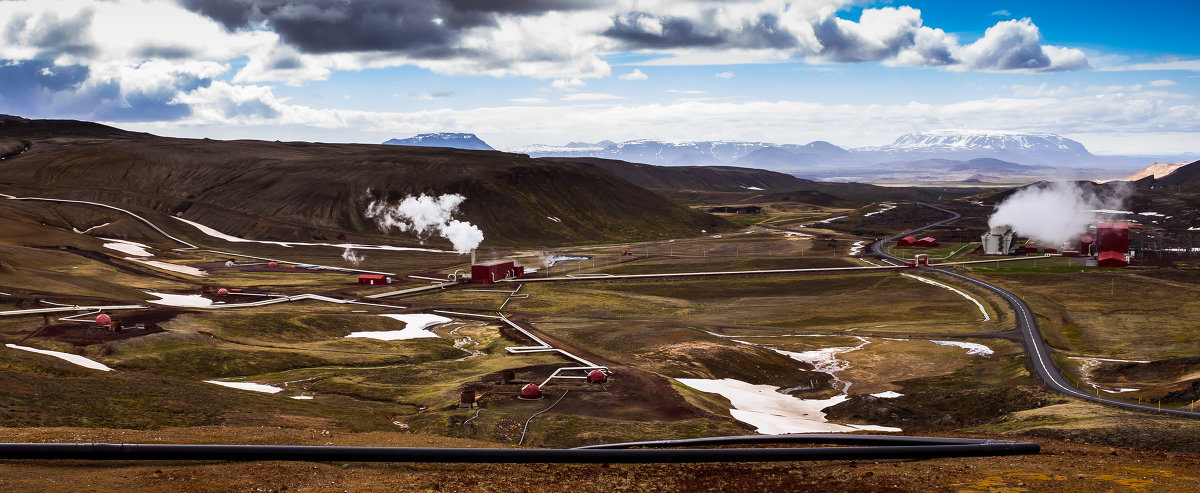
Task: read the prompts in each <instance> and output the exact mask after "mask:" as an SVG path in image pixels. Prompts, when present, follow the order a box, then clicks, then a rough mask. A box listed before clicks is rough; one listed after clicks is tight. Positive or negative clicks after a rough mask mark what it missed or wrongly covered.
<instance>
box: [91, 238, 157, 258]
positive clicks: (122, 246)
mask: <svg viewBox="0 0 1200 493" xmlns="http://www.w3.org/2000/svg"><path fill="white" fill-rule="evenodd" d="M100 239H101V240H105V241H108V243H105V244H104V245H103V246H104V248H108V249H110V250H116V251H118V252H121V253H124V254H126V255H133V256H135V257H153V256H154V254H152V253H150V252H147V251H146V249H147V248H150V247H148V246H146V245H143V244H141V243H138V242H134V241H129V240H118V239H116V238H100Z"/></svg>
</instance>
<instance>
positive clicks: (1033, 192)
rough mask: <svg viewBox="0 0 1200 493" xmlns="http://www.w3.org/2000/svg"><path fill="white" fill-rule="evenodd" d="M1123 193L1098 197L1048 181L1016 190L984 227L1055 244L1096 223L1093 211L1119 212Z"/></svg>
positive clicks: (1064, 184)
mask: <svg viewBox="0 0 1200 493" xmlns="http://www.w3.org/2000/svg"><path fill="white" fill-rule="evenodd" d="M1126 195H1127V193H1126V192H1125V191H1124V190H1120V189H1118V190H1117V193H1116V194H1115V196H1113V197H1100V196H1097V195H1096V194H1095V193H1093V192H1091V191H1088V190H1085V189H1084V188H1083V187H1081V186H1079V184H1077V183H1075V182H1050V183H1044V184H1040V185H1037V186H1030V187H1026V188H1024V189H1021V190H1018V191H1017V192H1016V193H1014V194H1013V195H1012V196H1011V197H1009V198H1008V199H1006V200H1005V201H1004V202H1001V203H1000V204H998V205H997V206H996V212H994V213H992V216H991V217H990V218H988V227H989V228H993V227H996V226H1004V225H1008V226H1012V228H1013V231H1015V232H1016V233H1017V234H1018V235H1020V236H1028V237H1029V238H1032V239H1033V240H1034V241H1036V242H1038V243H1042V244H1045V245H1048V246H1050V245H1059V244H1062V243H1064V242H1066V241H1067V240H1070V239H1072V238H1075V237H1077V236H1079V235H1080V234H1082V233H1083V232H1084V231H1086V230H1087V227H1088V225H1089V224H1093V223H1095V222H1096V221H1097V219H1098V217H1097V216H1096V213H1095V212H1093V211H1096V210H1102V209H1121V208H1122V203H1123V202H1124V201H1125V196H1126Z"/></svg>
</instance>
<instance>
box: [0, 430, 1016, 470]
mask: <svg viewBox="0 0 1200 493" xmlns="http://www.w3.org/2000/svg"><path fill="white" fill-rule="evenodd" d="M781 437H782V438H783V439H785V440H788V441H790V442H791V443H795V442H804V441H806V440H810V441H812V442H810V443H832V442H829V441H828V440H833V439H831V438H825V437H827V435H783V436H781ZM837 437H838V439H840V440H843V441H845V442H846V443H850V442H851V441H853V442H854V443H859V444H866V445H878V446H849V447H801V448H791V447H786V448H784V447H781V448H724V449H682V450H680V449H656V448H649V449H630V448H574V449H511V448H494V449H491V448H420V447H336V446H295V445H165V444H108V443H3V444H0V459H20V460H28V459H43V460H44V459H49V460H148V461H181V460H187V461H191V460H219V461H265V460H284V461H307V462H410V463H438V462H440V463H473V464H481V463H491V464H603V463H611V464H639V463H640V464H645V463H691V462H792V461H818V460H884V459H933V458H943V457H988V456H1004V455H1030V454H1037V453H1038V452H1039V447H1038V445H1037V444H1036V443H1032V442H1009V441H998V440H977V439H954V438H921V437H894V436H877V435H837ZM730 438H734V439H737V438H742V437H730ZM767 438H776V439H779V438H780V437H767ZM701 440H705V439H701ZM707 440H714V439H707ZM716 440H719V439H716ZM635 443H636V442H635ZM710 443H717V442H710ZM614 445H624V446H632V445H629V444H614Z"/></svg>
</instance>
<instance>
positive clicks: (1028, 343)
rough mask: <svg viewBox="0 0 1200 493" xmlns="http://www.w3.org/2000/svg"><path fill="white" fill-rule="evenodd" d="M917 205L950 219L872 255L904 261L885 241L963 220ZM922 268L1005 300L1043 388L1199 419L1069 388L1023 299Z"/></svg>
mask: <svg viewBox="0 0 1200 493" xmlns="http://www.w3.org/2000/svg"><path fill="white" fill-rule="evenodd" d="M917 205H921V206H925V207H929V208H931V209H936V210H939V211H942V212H945V213H947V214H949V215H950V216H951V217H950V218H949V219H946V220H943V221H938V222H936V223H933V224H930V225H928V226H925V227H922V228H917V229H914V230H912V231H909V232H906V233H901V234H898V235H896V236H892V237H889V238H885V239H882V240H879V241H877V242H875V243H874V244H873V245H871V251H872V252H873V253H874V254H875V256H877V257H880V258H887V259H891V260H896V261H903V260H904V259H901V258H898V257H895V256H893V255H889V254H887V253H885V252H884V251H883V245H884V244H886V243H888V242H892V241H895V240H896V239H897V238H902V237H904V236H909V235H911V234H913V233H916V232H919V231H923V230H926V229H929V228H932V227H935V226H940V225H943V224H946V223H949V222H951V221H955V220H957V219H958V218H960V217H962V216H961V215H960V214H958V213H957V212H954V211H950V210H946V209H943V208H941V207H936V206H932V205H929V204H924V203H920V202H917ZM921 269H922V270H927V271H932V272H937V273H939V274H944V275H947V276H950V277H953V278H956V279H959V280H962V281H964V282H968V283H971V284H975V285H977V286H980V287H983V288H984V289H987V290H989V291H992V292H994V293H996V294H998V295H1000V297H1001V298H1004V300H1005V301H1007V302H1008V306H1009V307H1011V308H1012V310H1013V313H1014V314H1015V315H1016V319H1017V332H1018V333H1020V334H1021V341H1022V344H1023V345H1024V346H1025V352H1026V354H1028V355H1029V364H1030V366H1031V367H1032V368H1033V370H1034V373H1035V374H1036V375H1037V377H1038V379H1040V380H1041V381H1042V382H1045V384H1046V387H1048V388H1051V389H1054V390H1056V391H1058V392H1061V393H1063V394H1066V395H1069V396H1071V397H1076V398H1079V399H1084V400H1089V401H1092V402H1099V403H1101V404H1106V405H1110V406H1115V407H1120V408H1124V409H1130V410H1134V411H1148V412H1156V413H1163V414H1172V415H1176V416H1186V417H1189V418H1200V412H1191V411H1187V410H1183V409H1168V408H1162V409H1160V408H1159V407H1157V406H1150V405H1143V404H1134V403H1130V402H1124V401H1118V400H1112V399H1104V398H1101V397H1097V396H1096V395H1095V394H1089V393H1087V392H1084V391H1082V390H1079V389H1078V388H1076V387H1075V386H1074V385H1072V384H1071V383H1070V382H1069V381H1067V379H1066V377H1064V376H1063V374H1062V371H1061V370H1059V369H1058V367H1056V366H1054V360H1052V359H1051V358H1050V356H1051V355H1052V354H1053V352H1052V351H1053V350H1051V349H1050V347H1049V346H1047V345H1046V342H1045V341H1044V340H1042V332H1041V330H1040V329H1039V328H1038V323H1037V318H1036V317H1035V316H1034V314H1033V310H1030V309H1029V305H1027V304H1025V301H1024V300H1022V299H1021V297H1019V296H1017V295H1015V294H1012V293H1010V292H1008V291H1006V290H1004V289H1001V288H999V287H996V286H994V285H992V284H989V283H987V282H984V281H980V280H979V279H975V278H973V277H969V276H966V275H963V274H959V273H957V272H952V271H949V270H946V269H939V268H937V266H936V265H935V266H933V267H921Z"/></svg>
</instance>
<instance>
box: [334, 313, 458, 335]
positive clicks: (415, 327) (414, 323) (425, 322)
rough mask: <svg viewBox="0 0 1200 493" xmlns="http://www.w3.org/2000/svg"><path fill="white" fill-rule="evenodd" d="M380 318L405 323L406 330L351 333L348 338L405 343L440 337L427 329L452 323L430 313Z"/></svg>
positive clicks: (402, 314) (401, 314) (387, 315)
mask: <svg viewBox="0 0 1200 493" xmlns="http://www.w3.org/2000/svg"><path fill="white" fill-rule="evenodd" d="M380 316H381V317H387V318H390V319H393V320H399V321H401V322H404V328H403V329H401V330H379V331H371V332H351V333H350V335H348V336H346V337H361V338H365V339H377V340H380V341H404V340H408V339H420V338H425V337H440V336H438V335H437V334H434V333H433V332H431V331H429V330H426V329H428V328H429V327H432V326H434V325H437V324H444V323H447V322H451V320H450V319H449V318H446V317H443V316H441V315H433V314H430V313H398V314H386V315H380Z"/></svg>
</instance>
